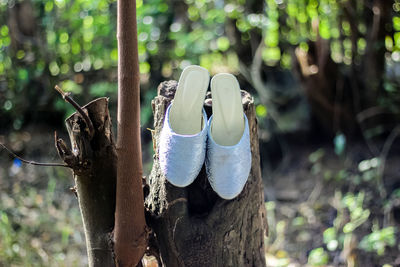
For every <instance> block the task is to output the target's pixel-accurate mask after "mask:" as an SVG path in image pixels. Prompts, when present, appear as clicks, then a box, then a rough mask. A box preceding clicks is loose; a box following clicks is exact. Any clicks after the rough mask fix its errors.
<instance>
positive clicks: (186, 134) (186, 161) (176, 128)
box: [159, 66, 251, 199]
mask: <svg viewBox="0 0 400 267" xmlns="http://www.w3.org/2000/svg"><path fill="white" fill-rule="evenodd" d="M209 80H210V75H209V73H208V71H207V70H206V69H204V68H202V67H199V66H189V67H186V68H185V69H184V70H183V72H182V74H181V77H180V79H179V82H178V88H177V90H176V93H175V97H174V100H173V102H172V104H171V105H170V106H169V107H168V108H167V111H166V114H165V119H164V125H163V128H162V131H161V135H160V142H159V159H160V167H161V170H162V171H163V172H164V174H165V177H166V179H167V180H168V181H169V182H170V183H171V184H173V185H175V186H178V187H185V186H188V185H189V184H191V183H192V182H193V181H194V180H195V179H196V177H197V175H198V174H199V172H200V170H201V167H202V166H203V163H204V161H205V163H206V171H207V176H208V180H209V182H210V184H211V186H212V188H213V189H214V191H215V192H216V193H217V194H218V195H219V196H220V197H221V198H224V199H233V198H235V197H236V196H237V195H239V194H240V192H241V191H242V190H243V187H244V185H245V184H246V181H247V178H248V176H249V173H250V169H251V150H250V134H249V125H248V121H247V117H246V115H245V114H244V112H243V106H242V97H241V93H240V87H239V83H238V81H237V80H236V78H235V77H234V76H233V75H231V74H227V73H221V74H218V75H216V76H214V77H213V78H212V80H211V94H212V110H213V115H212V116H211V117H210V119H209V120H207V115H206V113H205V111H204V109H203V104H204V99H205V95H206V92H207V88H208V84H209Z"/></svg>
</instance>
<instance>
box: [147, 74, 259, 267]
mask: <svg viewBox="0 0 400 267" xmlns="http://www.w3.org/2000/svg"><path fill="white" fill-rule="evenodd" d="M176 86H177V82H176V81H167V82H164V83H161V84H160V86H159V88H158V96H157V97H156V98H155V99H154V100H153V102H152V107H153V112H154V127H155V129H154V132H153V140H154V141H155V145H154V147H155V155H154V164H153V168H152V171H151V174H150V176H149V178H148V183H149V187H150V192H149V195H148V197H147V198H146V202H145V205H146V208H147V211H148V212H149V213H150V214H151V215H152V219H151V220H149V224H150V226H151V227H152V229H153V230H154V232H155V236H156V241H157V243H158V247H159V249H160V252H161V259H162V261H163V264H164V265H165V266H168V267H169V266H265V256H264V253H265V252H264V234H265V231H266V227H267V224H266V217H265V216H266V211H265V206H264V193H263V188H262V180H261V171H260V155H259V148H258V135H257V121H256V117H255V110H254V102H253V98H252V97H251V96H250V94H248V93H247V92H245V91H242V103H243V108H244V111H245V113H246V116H247V117H248V121H249V128H250V136H251V151H252V168H251V172H250V175H249V179H248V181H247V183H246V186H245V188H244V189H243V191H242V193H241V194H240V195H239V196H238V197H237V198H235V199H233V200H230V201H227V200H224V199H221V198H219V197H218V196H217V195H216V193H215V192H214V191H213V190H212V188H211V186H210V184H209V182H208V180H207V175H206V172H205V168H204V166H203V168H202V170H201V172H200V174H199V175H198V177H197V178H196V180H195V181H194V182H193V183H192V184H191V185H189V186H188V187H185V188H178V187H175V186H173V185H171V184H170V183H168V182H167V181H166V179H165V177H164V175H163V173H162V171H161V170H160V166H159V159H158V153H157V150H158V141H159V135H160V131H161V129H162V125H163V121H164V114H165V111H166V109H167V107H168V105H169V103H170V102H171V100H172V99H173V97H174V94H175V90H176ZM208 97H209V96H208ZM205 103H206V105H205V109H206V112H207V113H208V116H210V115H211V105H212V100H211V99H206V101H205Z"/></svg>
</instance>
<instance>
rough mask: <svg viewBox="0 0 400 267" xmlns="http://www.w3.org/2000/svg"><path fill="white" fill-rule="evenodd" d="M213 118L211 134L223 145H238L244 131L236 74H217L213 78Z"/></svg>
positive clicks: (240, 97)
mask: <svg viewBox="0 0 400 267" xmlns="http://www.w3.org/2000/svg"><path fill="white" fill-rule="evenodd" d="M211 95H212V111H213V119H212V123H211V124H212V125H211V135H212V137H213V139H214V141H215V142H216V143H217V144H219V145H222V146H233V145H236V144H237V143H238V142H239V141H240V139H241V137H242V135H243V132H244V117H243V106H242V96H241V94H240V86H239V83H238V81H237V80H236V78H235V76H233V75H232V74H228V73H221V74H218V75H215V76H214V77H213V78H212V80H211Z"/></svg>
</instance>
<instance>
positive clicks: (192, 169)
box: [159, 108, 207, 187]
mask: <svg viewBox="0 0 400 267" xmlns="http://www.w3.org/2000/svg"><path fill="white" fill-rule="evenodd" d="M168 111H169V108H168V109H167V113H166V119H165V123H164V126H163V129H162V131H161V135H160V141H159V160H160V168H161V170H162V172H163V173H164V175H165V177H166V179H167V180H168V181H169V182H170V183H171V184H173V185H175V186H178V187H184V186H188V185H189V184H191V183H192V182H193V181H194V179H196V177H197V175H198V174H199V172H200V170H201V167H202V166H203V163H204V159H205V154H206V152H205V151H206V140H207V127H206V125H204V127H203V129H202V131H201V132H199V133H197V134H195V135H180V134H177V133H175V132H173V130H172V129H171V127H170V124H169V121H168V114H169V113H168ZM203 116H204V119H205V120H204V121H206V117H205V116H206V115H205V112H203Z"/></svg>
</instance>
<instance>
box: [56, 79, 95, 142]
mask: <svg viewBox="0 0 400 267" xmlns="http://www.w3.org/2000/svg"><path fill="white" fill-rule="evenodd" d="M54 89H56V90H57V92H59V93H60V94H61V95H62V97H63V99H64V100H65V101H67V102H68V103H70V104H71V105H72V106H73V107H74V108H75V109H76V111H77V112H78V113H79V114H81V116H82V118H83V120H84V121H85V123H86V125H87V127H88V131H89V135H90V137H93V134H94V127H93V123H92V121H91V120H90V118H89V116H88V115H87V114H86V112H85V111H83V109H82V108H81V106H79V104H78V103H76V102H75V100H73V99H72V98H71V97H70V93H66V92H64V91H63V90H62V89H61V87H59V86H58V85H56V86H55V87H54Z"/></svg>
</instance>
